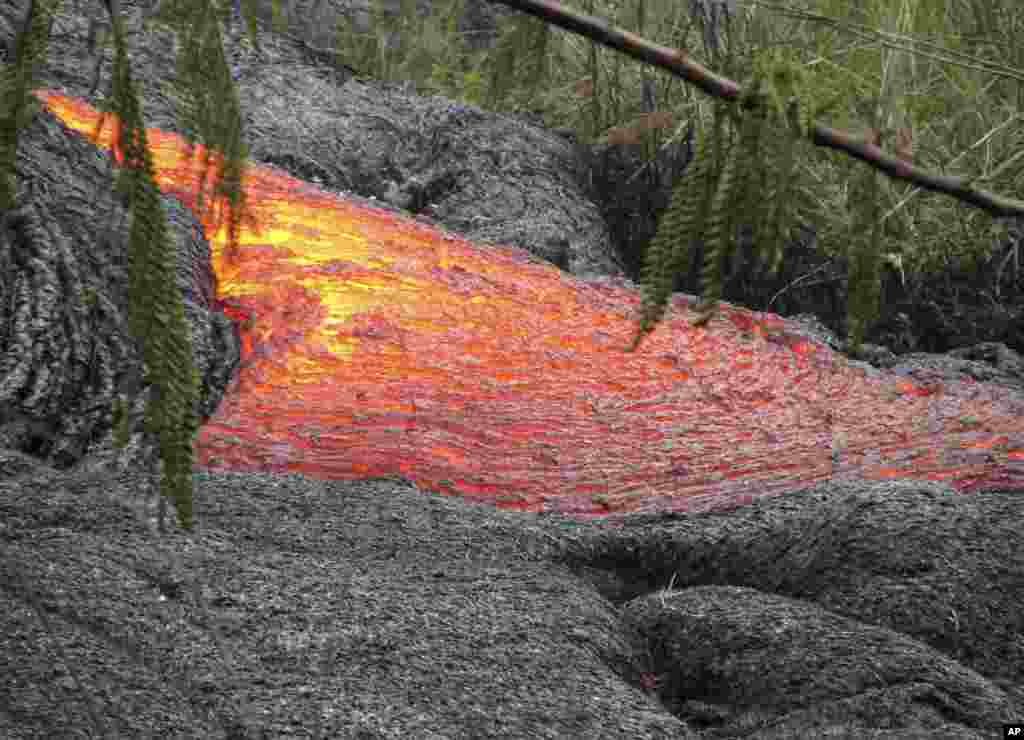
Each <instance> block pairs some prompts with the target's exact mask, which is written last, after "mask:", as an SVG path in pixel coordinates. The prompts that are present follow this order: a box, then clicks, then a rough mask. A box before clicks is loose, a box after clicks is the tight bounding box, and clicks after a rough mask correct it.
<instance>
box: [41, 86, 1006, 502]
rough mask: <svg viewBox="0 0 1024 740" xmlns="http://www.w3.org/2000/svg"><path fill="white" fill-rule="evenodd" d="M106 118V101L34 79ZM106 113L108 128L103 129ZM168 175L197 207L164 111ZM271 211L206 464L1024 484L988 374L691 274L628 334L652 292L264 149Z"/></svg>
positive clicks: (55, 99)
mask: <svg viewBox="0 0 1024 740" xmlns="http://www.w3.org/2000/svg"><path fill="white" fill-rule="evenodd" d="M39 95H40V98H41V99H42V100H44V101H45V102H46V103H47V104H48V106H49V107H50V108H51V109H52V110H54V111H55V112H56V113H57V114H58V115H59V116H60V118H61V119H63V120H64V122H65V124H66V125H68V126H69V127H71V128H73V129H75V130H78V131H80V132H82V133H83V134H85V135H89V134H90V133H91V132H92V131H93V129H94V127H95V124H96V121H97V113H96V112H95V111H94V110H93V109H92V108H90V107H89V106H87V105H85V104H83V103H82V102H80V101H77V100H75V99H71V98H66V97H63V96H60V95H56V94H52V93H39ZM111 128H112V126H111V125H110V124H108V125H107V126H106V127H105V131H104V133H105V136H104V137H101V139H100V140H99V141H98V142H97V143H98V144H100V145H102V146H108V147H109V143H110V135H109V134H110V131H111ZM148 136H149V141H150V145H151V148H152V149H153V153H154V160H155V167H156V169H157V171H158V184H159V185H160V187H161V188H162V189H164V190H165V191H167V192H171V193H174V194H175V195H177V196H178V197H179V198H181V199H182V201H183V202H184V203H185V204H186V205H189V206H190V207H194V191H195V188H196V184H197V177H196V171H197V170H198V166H197V165H194V164H193V163H190V162H187V161H186V162H184V163H182V162H181V160H180V159H179V152H180V151H183V146H184V145H183V142H182V140H181V139H180V138H179V137H178V136H176V135H173V134H168V133H164V132H161V131H159V130H156V129H149V130H148ZM245 187H246V193H247V197H248V201H249V204H250V206H251V208H252V210H253V212H254V213H255V215H256V217H257V221H258V222H259V224H260V225H261V229H260V231H259V233H253V232H252V231H245V232H243V234H242V238H241V247H242V248H241V250H240V252H241V259H239V260H237V261H235V262H233V263H232V264H234V265H235V266H234V267H232V266H230V265H228V263H227V261H226V260H225V259H224V256H223V254H222V252H223V247H224V239H225V234H224V232H223V230H221V231H220V232H219V233H217V234H210V226H209V223H208V224H206V225H205V226H206V228H207V232H206V233H207V234H208V236H209V238H210V241H211V247H212V249H213V254H214V269H215V271H216V274H217V277H218V282H219V287H218V289H219V293H220V294H219V299H220V300H221V302H222V306H223V307H224V308H225V310H226V311H227V312H228V313H229V314H230V315H231V316H233V317H234V318H235V319H238V320H245V321H246V322H247V323H245V324H244V325H243V328H242V330H241V331H242V337H243V359H242V365H243V368H242V369H241V370H240V372H239V383H238V385H237V387H234V388H233V389H231V390H230V391H229V393H228V394H227V395H226V396H225V400H224V402H223V403H222V405H221V408H220V409H219V410H218V412H217V414H216V415H215V416H214V417H213V418H212V419H211V420H210V422H209V423H208V424H207V425H205V426H204V427H203V428H202V430H201V431H200V433H199V435H198V437H197V441H196V455H197V463H198V464H200V465H204V466H208V467H214V468H222V469H232V470H262V471H275V472H283V471H291V472H300V473H303V474H306V475H309V476H313V477H319V478H327V479H351V478H360V477H367V476H385V475H403V476H406V477H408V478H409V479H411V480H413V481H415V482H416V483H417V484H418V485H420V486H421V487H423V488H425V489H429V490H433V491H436V492H441V493H447V494H454V495H460V496H463V497H465V498H467V499H471V500H476V501H481V502H488V503H490V504H492V505H494V506H497V507H500V508H505V509H515V510H521V511H541V510H554V511H561V512H566V513H569V514H572V515H574V516H579V517H589V516H609V515H618V514H625V513H628V512H636V511H658V510H660V511H667V510H690V511H695V510H710V509H716V508H728V507H732V506H736V505H740V504H743V503H748V502H750V501H751V500H753V498H754V497H758V496H764V495H768V494H773V493H780V492H783V491H788V490H794V489H797V488H803V487H806V486H808V485H810V484H812V483H814V482H816V481H819V480H822V479H825V478H828V477H830V476H836V475H840V476H841V475H856V476H861V477H864V478H869V479H882V478H891V477H916V478H928V479H933V480H944V481H946V482H948V483H950V484H951V485H953V486H954V487H955V488H956V489H957V490H960V491H966V490H975V489H979V488H982V487H988V488H992V487H1022V486H1024V421H1022V419H1024V413H1022V412H1024V406H1022V403H1021V400H1020V396H1015V395H1014V394H1012V393H1011V392H1010V391H1008V390H1005V389H999V388H997V387H994V386H988V385H983V384H977V383H945V384H941V385H939V384H936V385H931V386H926V385H922V384H920V383H914V382H910V381H909V380H907V379H906V378H902V377H900V376H897V375H894V374H890V373H885V372H877V373H871V374H867V373H866V372H865V370H864V369H861V368H860V367H855V366H852V365H851V364H850V363H849V362H848V361H847V360H846V359H845V358H844V357H842V356H841V355H838V354H836V353H833V352H832V351H831V350H830V349H829V348H828V347H826V346H824V345H821V344H818V343H816V342H813V341H807V340H803V339H801V338H800V337H797V336H794V335H792V334H789V333H787V332H786V331H785V325H784V323H783V321H782V320H781V319H780V318H779V317H778V316H774V315H772V314H766V313H755V312H751V311H746V310H743V309H741V308H736V307H731V306H723V311H722V313H721V315H720V316H719V317H717V318H716V319H714V320H712V321H711V322H710V323H709V324H708V325H707V326H706V327H704V328H694V327H691V326H690V325H689V324H688V319H689V318H691V314H690V310H689V308H688V306H687V303H686V301H685V300H683V298H682V297H680V296H676V297H675V298H674V302H673V305H672V309H671V313H670V314H669V315H668V317H667V320H666V321H665V322H664V323H663V324H662V325H661V326H660V327H659V328H658V329H657V330H656V331H655V332H654V333H653V334H652V335H650V336H649V337H648V338H647V340H646V341H645V342H644V343H643V344H642V345H641V347H640V349H639V350H638V351H637V352H636V353H635V354H630V353H627V352H626V351H625V348H626V347H627V346H628V343H629V341H630V339H631V338H632V333H633V331H634V330H635V326H636V315H637V310H638V305H639V294H638V292H637V290H636V289H635V288H632V287H630V286H629V285H628V284H627V283H625V282H624V281H616V280H602V281H584V280H580V279H577V278H574V277H572V276H570V275H567V274H565V273H563V272H561V271H559V270H558V269H557V268H556V267H554V266H552V265H548V264H546V263H542V262H539V261H537V260H535V259H532V258H530V257H529V256H528V255H527V254H526V253H525V252H524V251H522V250H519V249H515V248H509V247H491V246H486V247H485V246H480V245H475V244H472V243H470V242H467V241H464V240H462V239H459V238H456V237H454V236H452V235H450V234H446V233H444V232H442V231H440V230H438V229H436V228H433V227H431V226H427V225H424V224H422V223H419V222H416V221H414V220H411V219H409V218H404V217H401V216H398V215H395V214H393V213H390V212H387V211H385V210H382V209H374V208H368V207H364V206H362V205H357V204H356V203H355V202H353V201H351V200H346V199H345V198H344V197H341V196H337V195H334V194H331V193H328V192H324V191H322V190H320V189H317V188H315V187H313V186H311V185H309V184H306V183H303V182H301V181H299V180H296V179H294V178H292V177H289V176H287V175H285V174H282V173H281V172H279V171H277V170H274V169H272V168H269V167H263V166H252V167H251V169H250V170H249V171H248V179H247V181H246V183H245Z"/></svg>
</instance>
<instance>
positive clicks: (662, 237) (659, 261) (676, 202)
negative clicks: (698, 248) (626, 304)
mask: <svg viewBox="0 0 1024 740" xmlns="http://www.w3.org/2000/svg"><path fill="white" fill-rule="evenodd" d="M710 169H711V168H710V162H709V158H708V156H707V153H706V150H705V144H704V141H703V139H702V137H701V136H700V133H699V131H697V130H694V134H693V159H692V161H691V162H690V165H689V166H688V167H687V168H686V170H685V171H684V173H683V176H682V178H681V179H680V181H679V183H678V184H677V185H676V186H675V187H674V188H673V189H672V198H671V201H670V202H669V206H668V208H667V209H666V211H665V213H664V214H663V215H662V217H661V222H660V223H659V224H658V230H657V232H656V233H655V235H654V239H653V240H652V241H651V243H650V244H649V245H648V247H647V254H646V255H645V258H644V267H643V269H642V272H641V276H642V277H641V310H640V320H639V323H638V326H637V331H636V334H635V335H634V337H633V341H632V343H631V344H630V346H629V349H628V351H630V352H632V351H634V350H636V348H637V347H638V346H639V344H640V341H641V340H642V339H643V338H644V337H645V336H646V335H647V334H648V333H650V332H651V331H653V330H654V327H655V326H656V325H657V324H658V322H659V321H661V319H662V317H663V316H664V314H665V309H666V307H667V306H668V301H669V297H670V296H671V295H672V287H673V283H674V281H675V276H676V274H678V273H679V272H689V260H690V257H691V243H692V241H693V239H694V237H695V236H696V235H697V234H699V233H700V231H701V229H702V227H703V216H704V213H705V211H706V205H707V193H708V188H707V180H708V177H709V176H710Z"/></svg>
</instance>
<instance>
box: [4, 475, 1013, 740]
mask: <svg viewBox="0 0 1024 740" xmlns="http://www.w3.org/2000/svg"><path fill="white" fill-rule="evenodd" d="M141 485H145V483H144V481H143V480H142V479H141V478H140V477H139V476H138V475H137V474H134V473H131V474H128V473H126V474H122V475H117V476H111V475H96V476H91V477H90V476H85V475H82V474H76V475H70V474H64V473H59V472H56V471H51V472H42V471H39V472H37V474H36V475H35V476H33V477H30V478H22V479H19V480H15V481H12V480H7V481H0V555H2V557H0V589H2V590H3V598H0V624H2V629H0V656H3V658H2V660H3V668H4V670H2V671H0V707H2V708H3V711H0V735H2V736H3V737H5V738H11V740H23V739H27V738H40V739H41V738H53V737H70V736H79V737H150V736H152V737H177V738H189V737H195V738H204V739H206V738H231V737H234V738H239V737H245V738H277V737H336V738H359V737H379V738H401V737H453V738H454V737H479V738H490V737H495V738H497V737H501V738H522V737H531V738H552V739H553V740H554V739H556V738H557V739H559V740H560V739H561V738H584V737H586V738H630V739H633V738H698V737H708V738H711V737H737V736H742V737H748V738H808V739H810V738H820V737H841V738H849V739H850V740H854V739H855V738H856V739H859V738H864V737H885V738H891V739H892V740H897V739H899V740H903V739H905V738H920V739H921V740H924V739H925V738H936V737H942V738H977V740H987V738H991V737H995V736H996V735H995V734H994V733H995V732H997V731H999V729H1000V726H1001V723H1002V722H1010V721H1020V720H1021V719H1022V718H1024V621H1022V613H1021V610H1020V609H1019V605H1020V597H1021V594H1022V593H1024V551H1022V550H1021V548H1020V547H1019V545H1018V543H1019V537H1018V536H1017V535H1018V530H1017V527H1018V526H1019V522H1020V521H1021V519H1022V515H1024V494H1022V493H1021V492H1019V491H1017V492H986V493H978V494H971V495H956V494H955V493H954V492H953V490H952V489H949V488H946V487H944V486H942V485H938V484H932V483H924V482H912V481H897V482H891V483H869V482H864V481H845V482H829V483H825V484H821V485H819V486H817V487H815V488H813V489H809V490H804V491H797V492H794V493H791V494H786V495H782V496H778V497H774V498H765V499H761V500H759V501H757V502H756V503H755V504H753V505H752V506H749V507H743V508H740V509H737V510H735V511H731V512H717V513H713V514H710V513H709V514H692V513H691V514H676V515H644V516H638V517H637V518H636V519H634V520H632V521H630V522H627V523H625V524H623V525H622V526H618V527H616V526H608V525H607V523H600V522H588V523H584V522H579V521H572V520H569V519H566V518H563V517H562V516H561V515H558V514H543V515H536V514H520V513H510V512H499V511H496V510H494V509H492V508H490V507H487V506H480V505H476V504H473V503H470V502H467V501H463V500H460V499H456V498H447V497H442V496H438V495H435V494H431V493H428V492H425V491H421V490H418V489H416V488H415V487H414V486H412V485H411V484H409V483H406V482H402V481H399V480H395V479H376V480H364V481H356V482H341V481H318V480H313V479H309V478H304V477H300V476H294V475H267V474H237V473H215V472H210V471H197V472H196V474H195V490H196V510H195V512H196V520H197V522H198V528H197V529H196V530H195V531H194V532H192V533H191V534H184V533H180V532H177V533H174V534H171V535H162V536H161V535H159V534H157V533H155V532H154V531H152V530H150V529H147V527H146V526H144V524H143V523H142V522H141V521H140V519H139V518H137V516H136V514H135V512H134V511H133V510H132V508H131V507H130V505H129V503H128V502H129V501H130V499H131V497H132V496H133V495H135V494H134V492H135V490H136V489H137V488H138V487H139V486H141Z"/></svg>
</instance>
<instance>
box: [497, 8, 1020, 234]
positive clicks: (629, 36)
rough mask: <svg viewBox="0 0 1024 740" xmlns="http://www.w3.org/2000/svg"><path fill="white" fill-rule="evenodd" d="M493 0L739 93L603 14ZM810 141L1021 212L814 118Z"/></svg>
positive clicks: (894, 173)
mask: <svg viewBox="0 0 1024 740" xmlns="http://www.w3.org/2000/svg"><path fill="white" fill-rule="evenodd" d="M494 2H499V3H501V4H502V5H508V6H509V7H512V8H515V9H516V10H520V11H522V12H524V13H529V14H530V15H533V16H536V17H537V18H540V19H542V20H544V21H546V22H549V23H551V24H553V25H556V26H558V27H560V28H564V29H566V30H567V31H572V32H573V33H578V34H580V35H581V36H586V37H587V38H589V39H593V40H594V41H597V42H598V43H600V44H604V45H605V46H608V47H611V48H612V49H616V50H618V51H621V52H622V53H623V54H627V55H628V56H631V57H633V58H634V59H638V60H640V61H641V62H646V63H647V64H653V65H654V66H656V67H661V68H662V69H664V70H666V71H668V72H671V73H672V74H674V75H676V76H677V77H681V78H682V79H684V80H686V81H687V82H689V83H691V84H693V85H696V86H697V87H699V88H700V89H701V90H703V91H704V92H706V93H707V94H708V95H711V96H713V97H716V98H720V99H722V100H728V101H735V100H737V98H738V97H739V92H740V85H739V84H737V83H736V82H734V81H732V80H730V79H729V78H727V77H722V76H720V75H717V74H715V73H714V72H712V71H711V70H709V69H707V68H706V67H703V66H701V65H700V64H697V63H696V62H694V61H692V60H691V59H690V58H689V55H688V54H687V53H686V52H685V51H683V50H679V49H670V48H668V47H667V46H661V45H659V44H655V43H652V42H650V41H647V40H646V39H643V38H641V37H640V36H637V35H636V34H634V33H630V32H629V31H626V30H625V29H622V28H617V27H615V26H613V25H611V24H610V23H609V22H608V21H607V20H605V19H603V18H596V17H594V16H591V15H585V14H583V13H577V12H576V11H574V10H570V9H568V8H566V7H564V6H562V5H560V4H559V3H557V2H554V1H553V0H494ZM811 141H812V142H813V143H814V144H815V145H817V146H825V147H829V148H830V149H837V150H839V151H842V152H845V153H846V154H848V155H850V156H851V157H855V158H856V159H859V160H861V161H862V162H866V163H867V164H869V165H871V166H872V167H874V168H875V169H878V170H881V171H882V172H884V173H885V174H887V175H888V176H889V177H891V178H893V179H896V180H905V181H906V182H912V183H914V184H915V185H919V186H920V187H922V188H924V189H926V190H932V191H934V192H936V193H945V194H946V195H951V196H953V197H954V198H957V199H958V200H962V201H963V202H965V203H969V204H971V205H973V206H976V207H977V208H981V209H982V210H984V211H987V212H988V213H989V214H991V215H992V216H993V217H996V218H1007V217H1010V216H1024V202H1022V201H1019V200H1014V199H1012V198H1004V197H1002V196H1000V195H996V194H995V193H990V192H987V191H985V190H978V189H975V188H972V187H971V186H970V180H969V179H968V178H966V177H950V176H947V175H939V174H936V173H933V172H927V171H925V170H922V169H920V168H918V167H915V166H913V165H912V164H910V163H909V162H905V161H903V160H901V159H897V158H896V157H894V156H891V155H889V154H886V153H885V152H884V151H882V149H881V148H879V147H878V146H875V145H874V144H872V143H868V142H865V141H864V140H862V139H861V138H860V137H858V136H856V135H854V134H851V133H849V132H848V131H840V130H838V129H834V128H829V127H828V126H821V125H819V124H814V127H813V129H812V130H811Z"/></svg>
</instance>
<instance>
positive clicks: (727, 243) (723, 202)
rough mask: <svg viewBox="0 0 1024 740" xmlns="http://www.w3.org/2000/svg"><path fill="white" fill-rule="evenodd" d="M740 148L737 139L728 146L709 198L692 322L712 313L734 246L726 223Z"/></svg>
mask: <svg viewBox="0 0 1024 740" xmlns="http://www.w3.org/2000/svg"><path fill="white" fill-rule="evenodd" d="M742 152H743V147H742V146H740V143H739V142H738V141H737V142H735V143H734V144H733V146H732V147H731V148H730V149H729V151H728V153H727V155H726V158H725V163H724V164H723V166H722V175H721V177H720V178H719V180H718V185H717V187H716V188H715V194H714V197H713V198H712V200H711V208H710V209H709V211H708V214H707V227H706V229H705V237H704V268H703V270H702V271H701V302H700V304H698V306H697V312H698V316H697V318H695V319H693V320H692V321H691V322H690V324H691V325H692V326H703V325H704V324H706V323H707V322H708V321H709V320H710V319H711V318H712V316H714V315H715V312H716V311H717V308H718V301H719V299H720V298H721V296H722V266H723V264H724V263H725V260H726V259H728V257H729V254H730V253H731V252H732V249H733V246H734V241H733V239H732V238H731V237H732V234H730V233H729V225H730V224H731V223H732V222H731V219H730V217H729V211H730V208H731V206H732V197H733V193H734V192H735V190H736V173H737V172H738V171H739V165H740V162H741V161H742V160H743V153H742Z"/></svg>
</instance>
